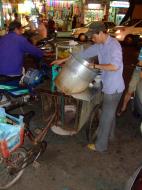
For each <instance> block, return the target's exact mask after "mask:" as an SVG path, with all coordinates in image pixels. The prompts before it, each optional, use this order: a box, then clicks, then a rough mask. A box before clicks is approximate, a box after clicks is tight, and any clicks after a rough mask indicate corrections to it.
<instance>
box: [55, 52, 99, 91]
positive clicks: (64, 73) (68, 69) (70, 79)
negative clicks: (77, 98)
mask: <svg viewBox="0 0 142 190" xmlns="http://www.w3.org/2000/svg"><path fill="white" fill-rule="evenodd" d="M88 66H89V62H88V61H86V60H84V59H82V58H80V57H77V56H74V55H72V56H71V57H70V58H69V60H68V61H67V62H66V64H65V65H64V67H63V68H62V69H61V71H60V73H59V75H58V76H57V77H56V79H55V84H56V86H57V88H58V89H59V90H61V91H62V92H64V93H65V94H74V93H80V92H83V91H84V90H85V89H86V88H87V87H88V86H89V83H90V82H91V81H92V80H93V79H94V78H95V76H96V75H97V74H98V72H97V70H93V69H90V68H88Z"/></svg>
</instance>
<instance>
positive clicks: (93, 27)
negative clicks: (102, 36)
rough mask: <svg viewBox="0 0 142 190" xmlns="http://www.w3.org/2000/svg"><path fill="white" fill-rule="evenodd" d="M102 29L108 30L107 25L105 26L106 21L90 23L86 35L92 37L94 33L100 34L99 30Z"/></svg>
mask: <svg viewBox="0 0 142 190" xmlns="http://www.w3.org/2000/svg"><path fill="white" fill-rule="evenodd" d="M101 31H102V32H103V31H106V27H105V25H104V23H103V22H101V21H97V22H93V23H91V24H90V26H89V30H88V32H86V35H87V36H88V37H91V36H92V35H93V34H99V32H101Z"/></svg>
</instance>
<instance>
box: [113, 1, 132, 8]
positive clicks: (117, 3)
mask: <svg viewBox="0 0 142 190" xmlns="http://www.w3.org/2000/svg"><path fill="white" fill-rule="evenodd" d="M110 7H120V8H121V7H123V8H128V7H129V2H125V1H112V2H111V3H110Z"/></svg>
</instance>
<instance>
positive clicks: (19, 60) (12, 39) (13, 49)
mask: <svg viewBox="0 0 142 190" xmlns="http://www.w3.org/2000/svg"><path fill="white" fill-rule="evenodd" d="M26 53H29V54H31V55H33V56H35V57H36V58H39V59H41V58H42V56H43V52H42V51H41V50H40V49H39V48H37V47H35V46H34V45H32V44H31V43H30V42H28V40H27V39H26V38H25V37H23V36H22V25H21V23H20V22H18V21H13V22H11V23H10V25H9V32H8V34H6V35H5V36H3V37H1V38H0V60H1V64H0V75H5V76H10V77H15V76H21V75H22V68H23V64H24V55H25V54H26Z"/></svg>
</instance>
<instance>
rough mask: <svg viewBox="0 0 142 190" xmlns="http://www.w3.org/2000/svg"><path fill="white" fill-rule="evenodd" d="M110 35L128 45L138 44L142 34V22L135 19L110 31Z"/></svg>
mask: <svg viewBox="0 0 142 190" xmlns="http://www.w3.org/2000/svg"><path fill="white" fill-rule="evenodd" d="M109 33H110V35H111V36H113V37H115V38H116V39H117V40H118V41H120V42H124V43H125V44H127V45H130V44H134V42H138V41H139V39H140V36H141V34H142V20H141V19H140V20H138V19H134V20H130V21H127V22H125V23H124V24H123V25H122V26H121V25H120V26H116V27H114V28H113V29H111V30H110V31H109Z"/></svg>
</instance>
